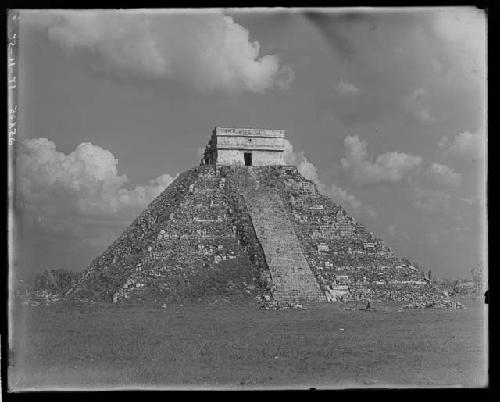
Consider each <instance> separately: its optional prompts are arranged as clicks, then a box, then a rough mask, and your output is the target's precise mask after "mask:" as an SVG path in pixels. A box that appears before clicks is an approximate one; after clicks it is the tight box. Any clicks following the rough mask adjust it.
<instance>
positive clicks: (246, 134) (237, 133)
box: [202, 127, 285, 166]
mask: <svg viewBox="0 0 500 402" xmlns="http://www.w3.org/2000/svg"><path fill="white" fill-rule="evenodd" d="M284 151H285V130H262V129H251V128H222V127H216V128H215V129H214V131H213V133H212V137H211V138H210V141H209V143H208V145H207V146H206V148H205V153H204V155H203V159H202V164H203V165H220V166H273V165H275V166H283V165H285V160H284Z"/></svg>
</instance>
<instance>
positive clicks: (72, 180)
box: [17, 138, 174, 215]
mask: <svg viewBox="0 0 500 402" xmlns="http://www.w3.org/2000/svg"><path fill="white" fill-rule="evenodd" d="M17 164H18V183H19V193H20V195H21V196H22V198H23V201H24V203H25V204H26V205H27V206H28V207H30V208H32V209H38V210H40V211H41V212H45V213H47V214H52V215H56V214H58V213H59V214H61V213H76V214H82V215H113V214H116V213H117V212H120V211H123V210H127V209H129V210H130V209H134V210H136V209H140V208H143V207H145V206H146V205H147V203H149V202H150V201H151V200H152V199H153V198H154V197H156V196H157V195H159V194H160V193H161V192H162V191H163V190H164V189H165V188H166V187H167V186H168V185H169V184H170V183H171V182H172V180H173V179H174V178H173V177H172V176H170V175H168V174H164V175H162V176H160V177H158V178H156V179H154V180H150V182H149V183H148V185H146V186H136V187H135V188H134V189H133V190H128V189H127V188H125V187H124V186H125V184H126V183H127V181H128V179H127V176H126V175H119V174H118V169H117V165H118V160H117V159H116V158H115V157H114V155H113V154H112V153H111V152H110V151H108V150H105V149H103V148H101V147H99V146H97V145H93V144H91V143H88V142H87V143H82V144H80V145H78V146H77V147H76V149H75V150H74V151H73V152H71V153H69V154H67V155H66V154H64V153H63V152H58V151H57V150H56V144H55V143H54V142H52V141H50V140H48V139H47V138H37V139H30V140H25V141H23V142H22V146H21V150H20V154H19V157H18V161H17Z"/></svg>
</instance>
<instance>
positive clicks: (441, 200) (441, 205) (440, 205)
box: [412, 187, 451, 213]
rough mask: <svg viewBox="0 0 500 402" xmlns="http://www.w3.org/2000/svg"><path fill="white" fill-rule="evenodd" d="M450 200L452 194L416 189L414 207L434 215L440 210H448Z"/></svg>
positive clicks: (428, 189)
mask: <svg viewBox="0 0 500 402" xmlns="http://www.w3.org/2000/svg"><path fill="white" fill-rule="evenodd" d="M450 200H451V196H450V194H448V193H446V192H444V191H440V190H434V189H430V188H419V187H416V188H415V189H414V193H413V201H412V205H413V206H414V207H415V208H417V209H420V210H422V211H425V212H429V213H432V212H436V211H438V210H447V209H448V207H449V204H450Z"/></svg>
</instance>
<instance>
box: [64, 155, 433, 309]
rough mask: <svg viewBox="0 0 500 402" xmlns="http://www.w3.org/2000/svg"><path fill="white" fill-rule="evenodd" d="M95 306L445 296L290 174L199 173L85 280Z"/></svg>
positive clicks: (261, 170) (211, 169)
mask: <svg viewBox="0 0 500 402" xmlns="http://www.w3.org/2000/svg"><path fill="white" fill-rule="evenodd" d="M68 296H69V297H72V298H78V299H85V300H95V301H113V302H123V301H132V302H138V301H157V302H169V301H180V300H186V299H187V300H200V299H201V300H205V299H207V298H217V297H221V296H223V297H228V298H236V299H242V300H246V299H250V298H252V299H255V297H262V298H264V297H265V298H267V299H270V298H272V299H274V300H277V301H293V300H299V301H326V300H329V301H330V300H339V299H342V300H355V299H361V300H366V299H369V300H394V301H403V302H416V301H418V300H420V299H422V298H426V299H428V298H429V297H430V296H432V297H435V298H439V297H442V296H441V294H440V293H439V292H438V291H437V290H434V289H433V288H432V287H431V286H429V285H428V284H427V283H426V282H425V280H424V278H423V276H422V274H421V273H420V272H419V271H418V270H417V269H416V268H414V267H413V266H411V265H409V264H407V263H404V262H403V260H402V259H401V258H399V257H397V256H396V255H394V253H393V252H392V251H391V250H390V249H389V248H388V247H387V246H386V245H385V244H384V242H383V241H382V240H380V239H378V238H376V237H375V236H374V235H373V234H372V233H371V232H369V231H368V230H367V229H366V228H365V227H364V226H362V225H360V224H359V223H357V222H356V221H355V220H354V219H353V218H352V217H350V216H348V215H347V214H346V212H345V211H344V209H343V208H342V207H341V206H340V205H337V204H335V203H334V202H333V201H332V200H331V199H330V198H328V197H326V196H324V195H322V194H320V193H319V192H318V190H317V188H316V186H315V184H314V183H312V182H311V181H309V180H306V179H305V178H304V177H303V176H302V175H300V174H299V173H298V171H297V168H296V167H291V166H261V167H257V166H248V167H247V166H215V165H210V166H198V167H196V168H193V169H191V170H188V171H186V172H184V173H182V174H181V175H179V176H178V177H177V179H176V180H175V181H174V182H173V183H172V184H171V185H170V186H169V187H168V188H167V189H166V190H165V191H164V192H163V193H162V194H160V195H159V196H158V197H157V198H156V199H155V200H153V202H151V204H150V205H149V206H148V207H147V209H146V210H145V211H144V212H142V213H141V214H140V215H139V216H138V217H137V218H136V219H135V220H134V222H132V224H131V225H130V226H129V227H128V228H127V229H126V230H125V231H124V232H123V233H122V234H121V235H120V237H119V238H118V239H117V240H116V241H115V242H114V243H113V244H111V246H109V248H108V249H107V250H106V251H105V252H104V253H103V254H102V255H101V256H99V257H97V258H96V259H95V260H94V261H93V262H92V263H91V265H90V267H89V268H88V269H87V270H86V271H85V272H84V273H83V274H82V276H81V277H80V278H79V280H78V281H77V282H76V284H75V286H73V288H72V289H71V290H70V292H69V293H68Z"/></svg>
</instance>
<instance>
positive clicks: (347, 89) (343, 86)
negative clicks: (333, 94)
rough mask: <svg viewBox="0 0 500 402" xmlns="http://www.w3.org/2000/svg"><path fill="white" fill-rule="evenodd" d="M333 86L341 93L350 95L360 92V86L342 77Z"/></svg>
mask: <svg viewBox="0 0 500 402" xmlns="http://www.w3.org/2000/svg"><path fill="white" fill-rule="evenodd" d="M333 88H334V89H335V91H337V92H338V93H339V94H341V95H350V94H356V93H358V92H359V88H357V87H356V86H355V85H354V84H351V83H349V82H345V81H344V80H343V79H340V81H339V82H338V83H337V84H335V85H334V86H333Z"/></svg>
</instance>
